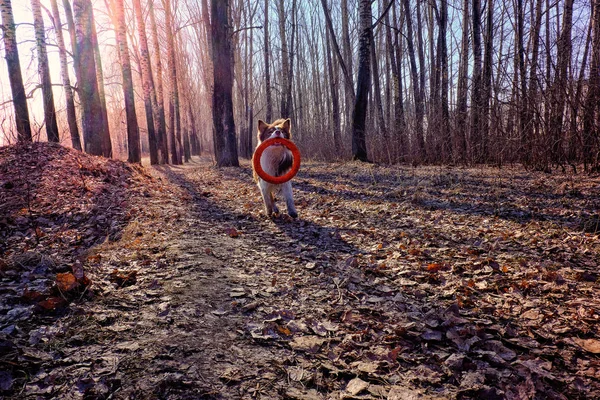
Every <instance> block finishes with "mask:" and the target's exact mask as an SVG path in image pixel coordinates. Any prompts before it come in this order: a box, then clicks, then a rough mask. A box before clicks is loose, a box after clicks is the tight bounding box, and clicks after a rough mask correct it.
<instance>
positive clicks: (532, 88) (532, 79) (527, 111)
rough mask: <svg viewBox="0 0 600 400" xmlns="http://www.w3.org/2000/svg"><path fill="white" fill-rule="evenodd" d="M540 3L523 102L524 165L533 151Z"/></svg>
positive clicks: (533, 29)
mask: <svg viewBox="0 0 600 400" xmlns="http://www.w3.org/2000/svg"><path fill="white" fill-rule="evenodd" d="M542 1H543V0H537V1H536V6H535V22H534V25H533V28H532V31H531V43H532V44H531V65H530V67H529V68H530V69H529V91H528V94H527V98H526V99H524V100H523V107H522V108H523V109H524V110H523V116H524V119H525V121H526V124H525V125H524V127H523V132H522V136H521V149H522V150H521V151H522V155H521V159H522V160H523V163H524V164H525V165H529V164H530V163H531V157H532V154H531V153H532V151H533V135H534V129H533V126H534V123H533V118H534V115H533V114H534V113H533V110H534V108H535V104H537V101H538V99H537V97H538V96H537V90H538V79H537V74H538V71H537V70H538V57H539V47H540V28H541V26H542Z"/></svg>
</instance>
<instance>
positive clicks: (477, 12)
mask: <svg viewBox="0 0 600 400" xmlns="http://www.w3.org/2000/svg"><path fill="white" fill-rule="evenodd" d="M472 18H473V91H472V93H471V143H470V146H471V162H474V163H479V162H482V161H483V157H484V151H483V149H484V143H483V137H482V130H481V114H482V107H481V103H482V100H481V98H482V91H483V84H482V76H481V75H482V74H481V3H480V0H473V12H472Z"/></svg>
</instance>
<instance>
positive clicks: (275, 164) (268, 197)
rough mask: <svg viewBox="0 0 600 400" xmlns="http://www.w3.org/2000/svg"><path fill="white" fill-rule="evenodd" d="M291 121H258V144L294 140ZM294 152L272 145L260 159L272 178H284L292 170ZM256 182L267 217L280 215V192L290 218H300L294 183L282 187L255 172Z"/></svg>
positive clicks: (283, 184) (288, 182)
mask: <svg viewBox="0 0 600 400" xmlns="http://www.w3.org/2000/svg"><path fill="white" fill-rule="evenodd" d="M291 124H292V123H291V121H290V119H289V118H288V119H278V120H277V121H274V122H273V123H271V124H267V123H266V122H264V121H262V120H259V121H258V144H259V145H260V144H261V143H262V142H263V141H265V140H267V139H270V138H278V137H279V138H284V139H288V140H290V139H291V138H292V126H291ZM292 161H293V157H292V152H291V151H290V150H289V149H288V148H287V147H285V146H283V145H272V146H269V147H267V148H266V149H265V151H264V152H263V153H262V156H261V158H260V165H261V167H262V169H263V170H264V171H265V172H266V173H267V174H269V175H271V176H283V175H285V174H286V173H287V172H288V171H289V170H290V169H291V168H292ZM254 180H255V181H256V183H257V184H258V187H259V189H260V193H261V195H262V198H263V201H264V203H265V212H266V213H267V217H269V218H271V217H272V216H273V214H278V213H279V209H278V208H277V206H276V205H275V194H277V193H278V192H279V193H281V195H282V196H283V197H284V198H285V204H286V206H287V212H288V214H289V216H290V217H292V218H296V217H298V213H297V212H296V207H294V197H293V194H292V182H291V181H287V182H285V183H282V184H280V185H275V184H272V183H269V182H266V181H264V180H263V179H261V178H260V177H259V176H258V174H257V173H256V171H254Z"/></svg>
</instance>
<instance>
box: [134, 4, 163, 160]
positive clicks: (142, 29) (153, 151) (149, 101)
mask: <svg viewBox="0 0 600 400" xmlns="http://www.w3.org/2000/svg"><path fill="white" fill-rule="evenodd" d="M133 11H134V13H135V22H136V25H137V31H138V37H139V41H140V69H141V71H142V91H143V95H144V108H145V110H146V125H147V126H148V144H149V146H150V164H152V165H155V164H158V163H159V157H158V144H159V141H158V140H157V137H156V130H155V126H154V117H155V116H158V107H157V100H156V90H155V89H154V78H153V77H152V63H151V62H150V51H149V49H148V37H147V36H146V22H145V21H144V16H143V14H142V4H141V1H140V0H133Z"/></svg>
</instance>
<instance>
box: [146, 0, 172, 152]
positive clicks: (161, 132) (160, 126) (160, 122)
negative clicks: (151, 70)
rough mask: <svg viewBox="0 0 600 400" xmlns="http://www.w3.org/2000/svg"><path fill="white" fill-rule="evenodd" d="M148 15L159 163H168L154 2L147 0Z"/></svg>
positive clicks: (161, 68) (160, 62)
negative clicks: (152, 54) (153, 72)
mask: <svg viewBox="0 0 600 400" xmlns="http://www.w3.org/2000/svg"><path fill="white" fill-rule="evenodd" d="M148 14H149V15H150V31H151V33H152V48H153V52H154V63H155V66H156V108H157V110H156V112H157V124H156V125H157V136H158V149H159V162H160V163H161V164H166V163H168V162H169V141H168V140H167V118H166V116H165V96H164V84H163V78H162V77H163V67H162V57H161V54H160V44H159V41H158V29H157V27H156V15H155V13H154V0H148Z"/></svg>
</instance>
